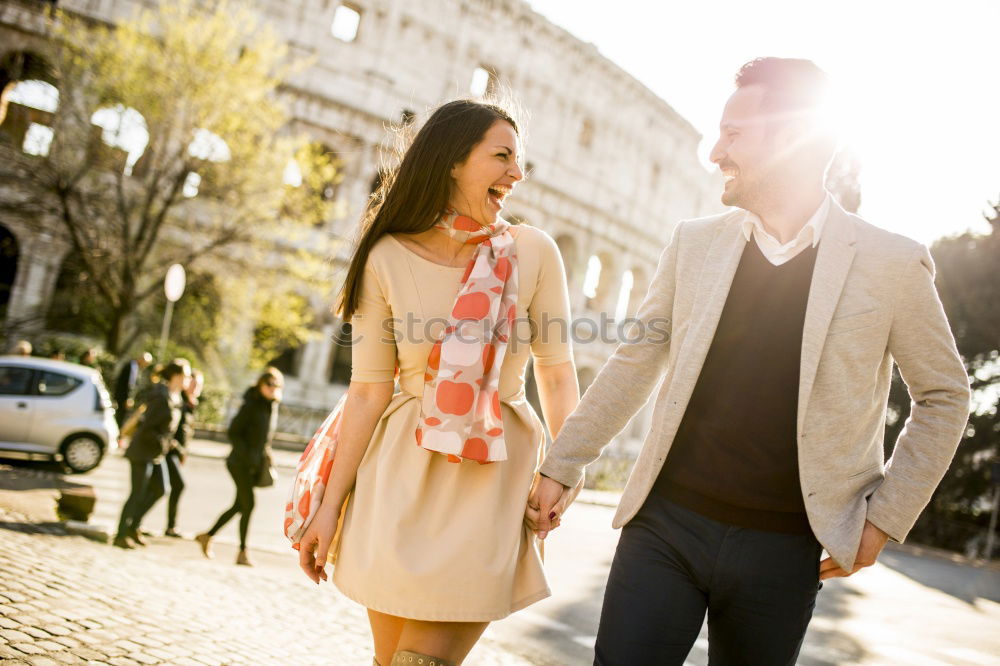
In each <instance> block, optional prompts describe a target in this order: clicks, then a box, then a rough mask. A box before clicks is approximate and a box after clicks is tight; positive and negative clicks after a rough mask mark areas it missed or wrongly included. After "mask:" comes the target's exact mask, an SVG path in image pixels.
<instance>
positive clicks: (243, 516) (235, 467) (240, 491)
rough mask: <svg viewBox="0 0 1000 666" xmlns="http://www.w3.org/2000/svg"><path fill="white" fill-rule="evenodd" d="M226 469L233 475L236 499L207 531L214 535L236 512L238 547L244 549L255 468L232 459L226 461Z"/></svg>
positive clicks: (248, 525) (252, 502)
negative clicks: (238, 528) (238, 522)
mask: <svg viewBox="0 0 1000 666" xmlns="http://www.w3.org/2000/svg"><path fill="white" fill-rule="evenodd" d="M226 469H228V470H229V475H230V476H232V477H233V482H234V483H235V484H236V500H235V501H234V502H233V505H232V506H231V507H229V508H228V509H227V510H226V511H225V513H223V514H222V515H221V516H219V519H218V520H217V521H215V525H213V526H212V529H210V530H209V531H208V533H209V534H210V535H211V536H215V534H216V532H218V531H219V530H221V529H222V528H223V527H224V526H225V524H226V523H228V522H229V521H230V520H232V518H233V517H234V516H235V515H236V514H237V513H238V514H240V548H244V549H245V548H246V547H247V531H248V530H249V528H250V514H251V513H253V505H254V497H253V487H254V486H253V484H254V481H256V480H257V470H256V469H254V468H252V467H248V466H247V465H242V464H240V463H238V462H233V461H226Z"/></svg>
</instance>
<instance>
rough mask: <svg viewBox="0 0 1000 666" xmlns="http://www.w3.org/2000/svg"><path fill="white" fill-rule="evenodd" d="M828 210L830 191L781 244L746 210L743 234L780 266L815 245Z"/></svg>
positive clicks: (768, 258) (821, 232) (755, 216)
mask: <svg viewBox="0 0 1000 666" xmlns="http://www.w3.org/2000/svg"><path fill="white" fill-rule="evenodd" d="M829 212H830V193H829V192H827V193H826V196H825V197H823V203H821V204H820V205H819V208H817V209H816V212H815V213H813V214H812V217H810V218H809V221H808V222H806V225H805V226H804V227H802V229H800V230H799V233H798V234H797V235H796V236H795V238H793V239H792V240H790V241H788V242H787V243H785V244H784V245H782V244H781V243H780V242H779V241H778V239H777V238H775V237H774V236H772V235H771V233H770V232H769V231H768V230H767V229H765V228H764V223H763V222H761V221H760V218H759V217H758V216H757V215H755V214H754V213H751V212H750V211H746V214H745V215H744V216H743V222H742V225H743V235H744V236H746V239H747V242H748V243H749V242H750V238H751V237H753V238H754V239H755V240H756V241H757V247H759V248H760V251H761V253H762V254H763V255H764V256H765V257H766V258H767V260H768V261H770V262H771V263H772V264H774V265H775V266H780V265H781V264H783V263H785V262H786V261H790V260H791V259H793V258H795V257H796V256H798V255H799V253H801V252H802V251H803V250H804V249H806V248H807V247H809V246H810V245H811V246H812V247H816V245H818V244H819V239H820V237H821V236H822V235H823V225H824V224H825V223H826V216H827V214H828V213H829Z"/></svg>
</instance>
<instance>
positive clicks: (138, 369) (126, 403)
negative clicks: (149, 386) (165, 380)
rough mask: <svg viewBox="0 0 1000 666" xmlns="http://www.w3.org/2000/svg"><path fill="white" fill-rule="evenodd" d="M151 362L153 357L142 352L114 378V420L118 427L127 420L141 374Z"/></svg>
mask: <svg viewBox="0 0 1000 666" xmlns="http://www.w3.org/2000/svg"><path fill="white" fill-rule="evenodd" d="M152 362H153V355H152V354H150V353H149V352H143V353H142V354H140V355H139V356H136V357H135V358H134V359H131V360H130V361H128V362H127V363H126V364H125V365H123V366H122V369H121V370H119V371H118V376H117V377H116V378H115V420H116V421H117V422H118V427H121V425H122V424H123V423H125V419H127V418H128V414H129V412H130V411H131V410H132V407H133V403H134V397H135V393H136V387H137V386H138V385H139V382H140V380H142V373H143V372H144V371H145V370H146V368H148V367H149V366H150V364H152Z"/></svg>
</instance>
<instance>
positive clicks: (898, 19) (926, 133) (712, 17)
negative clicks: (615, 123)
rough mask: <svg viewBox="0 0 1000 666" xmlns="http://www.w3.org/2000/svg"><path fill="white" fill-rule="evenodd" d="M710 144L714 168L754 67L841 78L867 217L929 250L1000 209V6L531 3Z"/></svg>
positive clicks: (989, 0)
mask: <svg viewBox="0 0 1000 666" xmlns="http://www.w3.org/2000/svg"><path fill="white" fill-rule="evenodd" d="M529 2H530V4H531V6H532V8H534V9H535V11H537V12H539V13H540V14H542V15H543V16H545V17H547V18H548V19H550V20H551V21H553V22H554V23H556V24H557V25H560V26H562V27H563V28H565V29H566V30H568V31H569V32H571V33H572V34H573V35H575V36H576V37H578V38H580V39H582V40H583V41H586V42H591V43H593V44H594V45H595V46H596V47H597V48H598V50H599V51H600V52H601V53H602V54H603V55H604V56H605V57H607V58H609V59H610V60H612V61H613V62H615V63H616V64H617V65H618V66H620V67H621V68H622V69H624V70H625V71H627V72H628V73H629V74H631V75H632V76H634V77H636V78H637V79H638V80H639V81H641V82H642V83H643V84H645V85H646V86H647V87H648V88H650V89H651V90H652V91H653V92H655V93H656V94H657V95H659V96H660V97H662V98H663V99H664V100H666V101H667V102H668V103H669V104H670V105H671V106H672V107H673V108H674V109H676V110H677V111H678V112H679V113H680V114H681V115H683V116H684V117H685V118H686V119H687V120H688V121H689V122H691V124H692V125H694V126H695V127H696V128H697V129H698V131H699V132H700V133H701V134H702V135H703V137H704V138H703V139H702V145H701V148H700V150H699V155H700V157H701V159H702V161H703V162H704V164H705V165H706V168H714V166H713V165H711V164H709V162H708V158H707V156H708V152H709V150H710V149H711V146H712V144H713V143H714V142H715V140H716V139H717V138H718V123H719V117H720V115H721V113H722V107H723V105H724V104H725V101H726V99H727V98H728V96H729V95H730V94H731V93H732V91H733V76H734V74H735V73H736V71H737V70H739V68H740V66H741V65H742V64H743V63H745V62H747V61H749V60H752V59H753V58H755V57H759V56H780V57H797V58H809V59H811V60H813V61H814V62H816V64H818V65H819V66H820V67H822V68H823V69H825V70H826V71H827V72H829V74H830V75H831V77H832V78H833V81H834V85H835V89H836V91H837V96H838V98H839V100H840V103H839V105H838V108H839V109H840V111H839V114H840V116H841V124H842V125H843V126H845V128H846V130H847V136H846V137H845V140H846V141H848V142H849V144H850V145H851V146H852V147H853V149H854V151H855V152H856V153H857V154H858V156H859V158H860V159H861V161H862V170H861V196H862V203H861V209H860V211H859V213H860V214H861V215H862V216H863V217H864V218H865V219H867V220H868V221H869V222H871V223H873V224H876V225H878V226H880V227H883V228H886V229H889V230H891V231H895V232H897V233H901V234H904V235H906V236H909V237H911V238H914V239H916V240H919V241H921V242H924V243H930V242H933V241H934V240H935V239H936V238H939V237H941V236H948V235H953V234H957V233H961V232H963V231H965V230H967V229H972V230H975V231H988V229H989V225H988V224H987V223H986V222H985V221H984V220H983V217H982V214H983V212H984V211H986V210H988V205H989V203H990V202H995V201H997V199H998V198H1000V40H998V38H997V37H996V35H997V30H998V29H1000V2H998V1H997V0H951V1H950V2H946V3H945V2H935V3H931V2H914V1H913V0H909V1H902V0H840V1H838V2H830V1H827V2H822V3H820V2H815V1H814V0H796V1H786V0H757V2H736V1H734V0H709V1H706V2H699V1H698V0H687V1H686V2H668V1H666V0H645V1H643V0H615V1H614V2H611V1H610V0H602V1H595V0H529Z"/></svg>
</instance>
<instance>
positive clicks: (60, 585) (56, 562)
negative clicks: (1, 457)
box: [0, 505, 529, 666]
mask: <svg viewBox="0 0 1000 666" xmlns="http://www.w3.org/2000/svg"><path fill="white" fill-rule="evenodd" d="M151 541H152V542H153V543H152V544H151V545H150V546H148V547H147V548H143V549H139V550H135V551H125V550H120V549H117V548H113V547H111V546H108V545H104V544H100V543H97V542H94V541H90V540H88V539H86V538H84V537H80V536H71V535H67V534H66V532H65V530H64V529H63V528H62V526H61V525H60V524H59V523H56V522H53V521H48V520H41V521H40V520H39V516H38V515H37V514H36V515H34V516H29V515H25V514H24V513H19V512H15V511H13V510H11V509H9V508H5V507H4V506H3V505H0V661H3V663H5V664H6V663H10V664H32V665H34V666H43V665H50V664H111V665H113V666H119V665H121V666H125V665H132V664H159V663H167V664H177V665H178V666H186V665H197V664H202V665H213V664H273V663H281V664H358V665H363V666H370V664H371V648H370V639H369V634H368V624H367V619H366V617H365V613H364V609H363V608H361V607H360V606H358V605H357V604H355V603H353V602H351V601H349V600H348V599H346V598H345V597H343V596H341V595H340V594H339V593H338V592H337V591H336V590H335V588H334V587H333V586H332V585H330V584H323V585H321V586H319V587H317V586H315V585H313V584H312V583H310V582H309V581H308V580H307V579H306V578H305V576H304V575H303V574H302V573H301V572H299V571H298V570H297V568H296V567H294V566H291V562H290V561H289V556H288V555H284V556H279V555H276V554H273V553H267V552H255V553H254V559H255V564H256V566H255V567H252V568H247V567H237V566H235V565H234V564H233V561H234V559H235V554H236V553H235V549H234V548H233V547H231V546H227V545H225V544H220V545H219V546H217V547H216V551H217V554H216V559H214V560H207V559H205V558H204V557H202V555H201V554H200V552H198V549H197V547H196V546H194V544H192V543H191V542H189V541H176V540H172V539H165V538H158V539H152V540H151ZM8 660H9V661H8ZM467 663H469V664H477V665H478V664H484V665H487V666H521V665H524V664H527V663H529V662H527V661H524V660H523V659H521V658H518V657H515V656H512V655H509V654H507V653H506V652H505V651H504V650H502V649H500V648H499V647H498V646H497V645H495V644H491V642H489V641H484V642H482V643H481V644H480V645H478V646H477V647H476V649H475V650H474V652H473V653H472V655H470V657H469V659H468V661H467Z"/></svg>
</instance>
